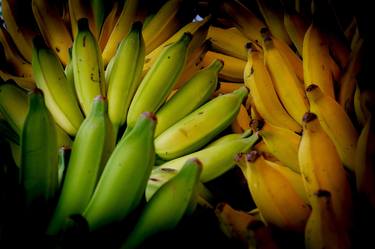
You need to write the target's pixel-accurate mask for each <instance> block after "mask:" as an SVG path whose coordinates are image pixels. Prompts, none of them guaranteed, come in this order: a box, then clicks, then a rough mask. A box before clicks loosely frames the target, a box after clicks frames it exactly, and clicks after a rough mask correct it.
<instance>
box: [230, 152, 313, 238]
mask: <svg viewBox="0 0 375 249" xmlns="http://www.w3.org/2000/svg"><path fill="white" fill-rule="evenodd" d="M235 160H236V163H237V165H238V166H239V167H240V169H241V171H242V173H243V175H244V176H245V178H246V181H247V184H248V187H249V190H250V193H251V196H252V198H253V200H254V202H255V204H256V206H257V207H258V209H259V212H260V213H261V214H262V216H263V217H264V219H265V221H266V222H267V224H272V225H274V226H276V227H278V228H282V229H285V230H289V231H294V232H299V233H301V232H303V231H304V227H305V224H306V221H307V219H308V217H309V215H310V209H309V207H308V205H307V204H306V203H305V201H304V200H303V199H302V198H301V197H300V195H299V193H298V192H297V190H296V189H295V188H294V185H293V184H291V182H290V181H289V179H288V178H287V177H286V176H285V175H283V174H281V173H280V171H279V170H277V169H275V167H276V166H275V165H277V164H275V163H272V162H270V161H266V160H265V159H264V157H263V156H262V155H261V154H260V153H259V152H257V151H255V150H253V151H251V152H249V153H239V154H237V156H236V159H235ZM278 167H281V166H278ZM280 189H283V191H282V192H281V191H280Z"/></svg>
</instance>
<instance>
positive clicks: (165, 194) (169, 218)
mask: <svg viewBox="0 0 375 249" xmlns="http://www.w3.org/2000/svg"><path fill="white" fill-rule="evenodd" d="M201 172H202V164H201V162H200V161H199V160H198V159H196V158H191V159H188V160H187V161H186V162H185V163H184V166H183V167H182V169H181V170H180V171H179V172H178V174H177V175H176V176H175V177H173V178H172V179H171V180H169V181H168V182H167V183H165V184H164V185H163V186H162V187H161V188H160V189H159V190H158V191H157V192H156V193H155V195H153V196H152V198H151V199H150V200H149V201H148V202H147V203H146V205H145V207H144V209H143V210H142V212H141V214H140V216H139V218H138V220H137V223H136V225H135V227H134V229H133V230H132V231H131V232H130V234H129V235H128V237H127V239H126V241H125V242H124V243H123V245H122V247H121V248H122V249H130V248H137V247H138V246H140V245H141V244H142V242H144V241H145V240H147V239H148V238H150V237H151V236H153V235H155V234H158V233H161V232H166V231H170V230H172V229H174V228H175V227H176V226H177V225H178V224H179V222H180V221H181V219H182V218H183V217H184V216H186V215H188V214H189V213H191V212H192V211H193V210H194V209H195V206H196V202H197V197H198V186H199V185H198V184H199V177H200V174H201Z"/></svg>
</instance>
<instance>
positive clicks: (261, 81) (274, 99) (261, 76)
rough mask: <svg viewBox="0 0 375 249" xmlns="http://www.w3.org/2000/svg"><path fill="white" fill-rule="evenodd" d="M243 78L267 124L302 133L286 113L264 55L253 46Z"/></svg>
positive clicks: (295, 122) (299, 127)
mask: <svg viewBox="0 0 375 249" xmlns="http://www.w3.org/2000/svg"><path fill="white" fill-rule="evenodd" d="M243 77H244V81H245V85H246V86H247V87H248V88H249V89H250V94H251V96H252V101H253V104H254V106H255V107H256V110H257V112H259V114H260V116H261V117H262V118H263V119H264V120H265V121H266V122H268V123H270V124H272V125H276V126H281V127H284V128H287V129H290V130H292V131H295V132H299V131H301V126H300V125H299V124H298V123H297V121H295V120H294V119H293V118H292V117H291V116H290V115H289V114H288V113H287V112H286V110H285V109H284V107H283V105H282V104H281V102H280V100H279V98H278V96H277V92H276V90H275V88H274V83H273V82H272V78H271V75H270V74H269V72H268V70H267V68H266V66H265V64H264V59H263V54H261V52H259V51H258V50H255V48H254V47H253V46H252V47H251V48H250V49H249V52H248V61H247V63H246V66H245V69H244V76H243Z"/></svg>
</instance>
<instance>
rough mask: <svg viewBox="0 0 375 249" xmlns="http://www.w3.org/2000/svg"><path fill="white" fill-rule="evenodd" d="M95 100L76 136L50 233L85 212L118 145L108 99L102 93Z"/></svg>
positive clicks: (60, 228) (62, 227) (54, 232)
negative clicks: (71, 217)
mask: <svg viewBox="0 0 375 249" xmlns="http://www.w3.org/2000/svg"><path fill="white" fill-rule="evenodd" d="M93 102H94V103H93V107H92V109H91V113H90V114H89V115H88V116H87V117H86V119H85V120H84V121H83V123H82V125H81V126H80V128H79V130H78V132H77V135H76V137H75V139H74V143H73V146H72V152H71V156H70V159H69V164H68V168H67V172H66V176H65V179H64V182H63V185H62V190H61V194H60V196H59V200H58V203H57V206H56V209H55V211H54V214H53V216H52V219H51V221H50V224H49V226H48V229H47V234H49V235H57V234H59V232H61V231H62V230H64V228H65V226H67V223H66V222H67V221H68V220H69V216H71V215H74V214H82V212H83V211H84V209H85V208H86V206H87V204H88V202H89V201H90V198H91V196H92V194H93V192H94V189H95V186H96V184H97V182H98V179H99V178H100V175H101V173H102V171H103V168H104V165H105V164H106V162H107V160H108V158H109V156H110V154H111V153H112V150H113V148H114V147H115V140H114V133H113V127H112V124H111V123H110V120H109V118H108V109H107V100H106V99H104V98H103V97H102V96H98V97H96V98H95V99H94V101H93ZM77 186H80V187H77Z"/></svg>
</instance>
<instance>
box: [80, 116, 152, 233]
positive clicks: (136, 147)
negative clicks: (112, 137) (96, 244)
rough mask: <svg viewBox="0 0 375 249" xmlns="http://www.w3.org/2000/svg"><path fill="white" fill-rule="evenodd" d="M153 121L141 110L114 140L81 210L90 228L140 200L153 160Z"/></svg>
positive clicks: (119, 217)
mask: <svg viewBox="0 0 375 249" xmlns="http://www.w3.org/2000/svg"><path fill="white" fill-rule="evenodd" d="M155 125H156V116H155V115H154V114H152V113H150V112H145V113H142V114H141V115H140V116H139V118H138V120H137V122H136V125H135V126H134V128H133V129H132V130H131V131H130V132H129V133H128V134H127V135H126V136H125V137H123V138H122V139H121V140H120V141H119V142H118V143H117V145H116V147H115V149H114V151H113V152H112V154H111V156H110V157H109V159H108V161H107V164H106V165H105V167H104V170H103V173H102V175H101V177H100V179H99V182H98V184H97V186H96V188H95V191H94V193H93V195H92V197H91V199H90V202H89V203H88V205H87V207H86V209H85V210H84V212H83V217H84V218H85V219H86V221H87V222H88V225H89V229H90V230H91V231H93V230H96V229H99V228H101V227H104V226H106V225H109V224H113V223H116V222H120V221H121V220H123V219H124V218H125V217H126V216H127V215H129V214H130V213H131V212H132V211H133V210H134V209H135V208H137V206H138V205H139V204H140V201H141V200H142V198H143V197H144V191H145V188H146V184H147V179H148V177H149V176H150V173H151V170H152V166H153V165H154V162H155V150H154V131H155Z"/></svg>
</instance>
